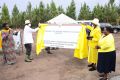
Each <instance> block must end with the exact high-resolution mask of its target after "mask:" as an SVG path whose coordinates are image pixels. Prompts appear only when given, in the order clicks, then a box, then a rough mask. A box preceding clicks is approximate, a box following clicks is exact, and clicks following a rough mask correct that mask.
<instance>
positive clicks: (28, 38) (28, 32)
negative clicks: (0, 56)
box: [23, 25, 39, 44]
mask: <svg viewBox="0 0 120 80" xmlns="http://www.w3.org/2000/svg"><path fill="white" fill-rule="evenodd" d="M38 29H39V28H35V29H32V28H30V27H29V26H28V25H26V26H25V28H24V35H23V36H24V39H23V43H24V44H28V43H33V36H32V33H33V32H36V31H37V30H38Z"/></svg>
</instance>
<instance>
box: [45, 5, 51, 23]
mask: <svg viewBox="0 0 120 80" xmlns="http://www.w3.org/2000/svg"><path fill="white" fill-rule="evenodd" d="M44 14H45V17H44V18H45V22H46V21H48V20H50V19H51V18H50V6H49V4H47V7H46V8H45V13H44Z"/></svg>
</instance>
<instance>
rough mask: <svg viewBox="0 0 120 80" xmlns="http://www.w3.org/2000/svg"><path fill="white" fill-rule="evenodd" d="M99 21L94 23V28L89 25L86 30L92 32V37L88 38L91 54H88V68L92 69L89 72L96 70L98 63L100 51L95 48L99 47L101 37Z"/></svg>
mask: <svg viewBox="0 0 120 80" xmlns="http://www.w3.org/2000/svg"><path fill="white" fill-rule="evenodd" d="M99 26H100V24H99V20H98V19H97V18H95V19H94V20H93V21H92V26H89V25H87V26H86V28H87V29H89V30H91V32H90V35H89V36H88V37H87V39H88V47H89V53H88V63H89V65H88V67H91V68H90V69H89V71H94V70H96V63H97V57H98V55H97V53H98V50H97V49H96V48H95V47H96V46H97V45H98V41H99V39H100V37H101V29H100V27H99Z"/></svg>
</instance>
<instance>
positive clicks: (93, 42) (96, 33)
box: [86, 25, 101, 48]
mask: <svg viewBox="0 0 120 80" xmlns="http://www.w3.org/2000/svg"><path fill="white" fill-rule="evenodd" d="M86 28H88V29H89V30H91V32H90V36H92V37H93V38H92V40H89V41H88V45H89V47H91V48H95V47H96V46H97V45H98V41H99V39H100V37H101V29H100V27H99V26H97V27H96V28H94V27H92V26H89V25H87V26H86Z"/></svg>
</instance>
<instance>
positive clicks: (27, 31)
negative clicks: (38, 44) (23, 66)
mask: <svg viewBox="0 0 120 80" xmlns="http://www.w3.org/2000/svg"><path fill="white" fill-rule="evenodd" d="M38 29H39V28H35V29H32V28H31V22H30V20H26V21H25V28H24V46H25V49H26V56H25V62H31V61H32V60H33V58H32V56H31V50H32V43H33V36H32V33H33V32H36V31H38Z"/></svg>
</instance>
